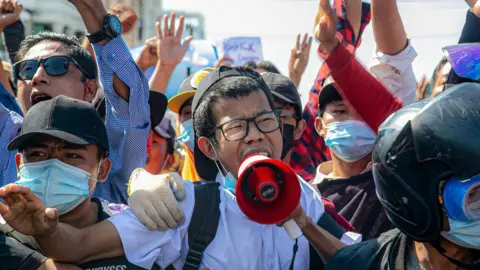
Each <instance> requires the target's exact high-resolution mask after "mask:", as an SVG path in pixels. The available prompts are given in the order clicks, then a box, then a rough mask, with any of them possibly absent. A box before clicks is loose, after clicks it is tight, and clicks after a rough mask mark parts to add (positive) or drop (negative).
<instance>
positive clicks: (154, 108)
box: [148, 91, 168, 129]
mask: <svg viewBox="0 0 480 270" xmlns="http://www.w3.org/2000/svg"><path fill="white" fill-rule="evenodd" d="M167 104H168V100H167V97H166V96H165V95H164V94H162V93H159V92H156V91H150V97H149V99H148V105H150V121H151V122H152V123H151V124H152V129H153V128H155V127H156V126H158V124H160V122H161V121H162V119H163V117H164V116H165V112H166V111H167Z"/></svg>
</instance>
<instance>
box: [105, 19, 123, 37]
mask: <svg viewBox="0 0 480 270" xmlns="http://www.w3.org/2000/svg"><path fill="white" fill-rule="evenodd" d="M108 24H109V25H110V28H111V29H112V31H113V32H114V33H115V34H117V35H119V34H121V33H122V30H123V27H122V22H121V21H120V19H119V18H118V17H117V16H115V15H110V16H108Z"/></svg>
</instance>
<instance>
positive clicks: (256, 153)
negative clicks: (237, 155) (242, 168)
mask: <svg viewBox="0 0 480 270" xmlns="http://www.w3.org/2000/svg"><path fill="white" fill-rule="evenodd" d="M257 155H260V156H265V157H268V158H272V154H271V153H270V152H267V151H263V150H261V151H255V150H254V151H249V152H247V153H245V155H243V158H242V160H245V159H247V158H249V157H251V156H257Z"/></svg>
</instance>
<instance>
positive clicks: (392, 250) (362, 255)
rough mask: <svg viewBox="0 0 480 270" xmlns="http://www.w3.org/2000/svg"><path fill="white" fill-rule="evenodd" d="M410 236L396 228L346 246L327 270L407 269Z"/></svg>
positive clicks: (333, 259)
mask: <svg viewBox="0 0 480 270" xmlns="http://www.w3.org/2000/svg"><path fill="white" fill-rule="evenodd" d="M408 241H409V240H408V237H407V236H406V235H405V234H403V233H402V232H400V230H398V229H394V230H391V231H388V232H386V233H384V234H382V235H381V236H380V237H379V238H378V239H373V240H369V241H366V242H361V243H358V244H354V245H351V246H346V247H344V248H342V249H340V250H339V251H337V252H336V253H335V254H334V255H333V257H332V259H331V260H330V261H329V262H328V264H327V266H326V267H325V270H330V269H331V270H334V269H335V270H336V269H355V270H363V269H365V270H372V269H384V270H405V269H406V263H407V256H408Z"/></svg>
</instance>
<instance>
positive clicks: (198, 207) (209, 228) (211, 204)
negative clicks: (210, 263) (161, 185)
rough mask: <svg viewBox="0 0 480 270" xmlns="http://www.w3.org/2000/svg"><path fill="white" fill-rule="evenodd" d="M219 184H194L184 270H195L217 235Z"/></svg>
mask: <svg viewBox="0 0 480 270" xmlns="http://www.w3.org/2000/svg"><path fill="white" fill-rule="evenodd" d="M219 187H220V184H219V183H216V182H195V184H194V190H195V206H194V208H193V214H192V219H191V221H190V225H189V226H188V246H189V250H188V253H187V259H186V261H185V265H184V266H183V269H184V270H197V269H199V268H200V264H201V263H202V258H203V252H204V251H205V249H207V247H208V245H209V244H210V243H211V242H212V240H213V239H214V238H215V235H216V234H217V228H218V222H219V221H220V190H219Z"/></svg>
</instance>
